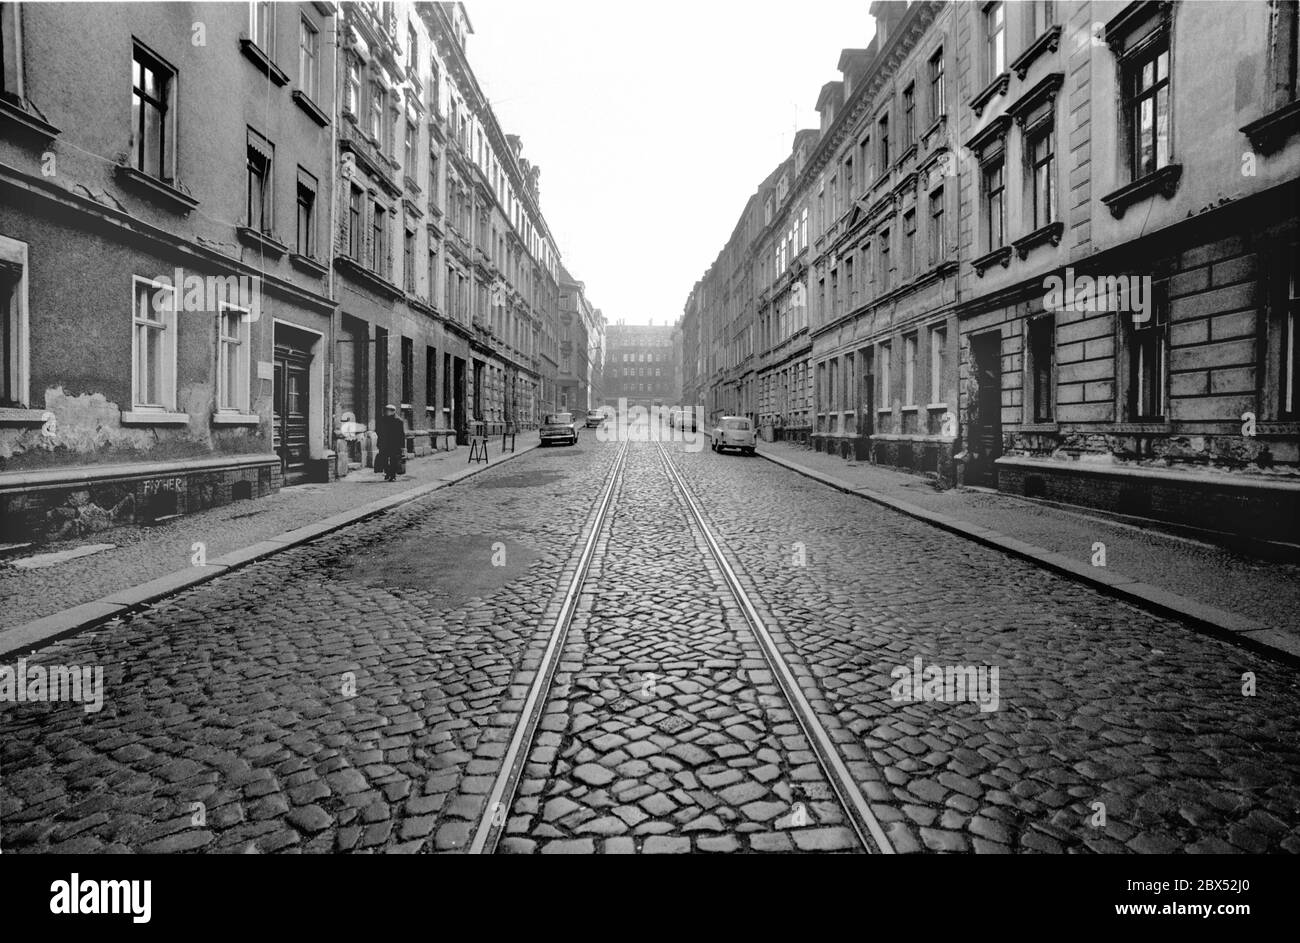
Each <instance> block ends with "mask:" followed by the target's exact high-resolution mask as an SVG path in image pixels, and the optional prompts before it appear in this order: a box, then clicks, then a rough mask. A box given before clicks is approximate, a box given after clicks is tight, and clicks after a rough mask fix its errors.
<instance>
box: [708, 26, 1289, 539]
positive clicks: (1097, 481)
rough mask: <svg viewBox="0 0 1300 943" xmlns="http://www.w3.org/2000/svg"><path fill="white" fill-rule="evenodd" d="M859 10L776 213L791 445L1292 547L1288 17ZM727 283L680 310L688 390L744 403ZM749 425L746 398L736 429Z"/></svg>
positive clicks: (720, 266) (731, 270)
mask: <svg viewBox="0 0 1300 943" xmlns="http://www.w3.org/2000/svg"><path fill="white" fill-rule="evenodd" d="M871 11H872V14H873V16H874V17H875V19H876V33H875V36H874V37H873V39H872V40H871V42H870V44H868V46H867V47H866V48H865V49H861V50H853V49H850V50H845V51H844V53H843V54H842V55H841V58H840V62H839V67H840V72H841V79H840V80H839V81H837V82H832V83H828V85H827V86H825V87H823V89H822V90H821V95H820V97H819V99H818V111H819V113H820V115H821V128H820V134H819V136H818V138H817V140H816V143H815V145H814V146H813V147H812V148H811V150H810V152H809V154H808V156H807V158H806V159H805V161H804V162H803V167H802V169H801V170H799V171H797V172H796V173H795V174H794V178H793V183H792V185H791V188H790V190H791V193H790V196H789V201H790V205H791V206H792V207H795V208H797V209H798V211H799V212H800V214H801V213H802V204H803V203H804V202H807V204H808V206H809V208H810V229H811V235H810V242H811V245H810V246H809V248H808V249H807V250H805V249H804V248H803V246H802V245H800V243H799V242H798V241H796V242H795V243H794V244H795V245H796V247H797V249H796V252H797V253H803V252H805V251H806V252H807V255H806V256H805V257H804V258H806V262H805V261H803V259H801V258H800V257H799V255H797V254H796V255H795V257H794V259H793V262H792V263H791V267H793V268H795V269H796V271H797V270H798V266H799V265H800V264H801V263H802V264H804V265H806V267H807V275H806V276H805V278H806V280H807V286H808V302H809V332H808V333H809V337H810V341H811V350H810V353H809V360H810V363H811V367H812V370H813V383H812V386H813V399H814V403H815V406H814V409H813V416H812V422H811V426H812V429H811V432H810V436H809V438H810V440H811V443H812V445H813V446H814V447H815V448H818V449H822V450H828V451H831V452H834V453H838V454H840V455H843V456H845V457H856V458H859V459H870V460H871V461H874V462H878V463H882V464H888V465H894V466H899V467H902V468H907V469H912V470H915V471H926V472H932V473H935V474H936V475H937V476H938V478H939V479H940V480H941V481H943V482H945V483H948V484H955V483H970V484H983V485H988V486H994V487H998V488H1001V489H1002V490H1006V491H1010V492H1013V493H1018V494H1023V495H1027V496H1030V497H1043V498H1048V499H1055V500H1061V501H1067V502H1074V503H1080V504H1087V505H1092V506H1098V507H1103V508H1106V509H1109V510H1112V511H1116V512H1120V513H1127V514H1133V515H1136V516H1139V517H1144V516H1149V517H1155V518H1161V519H1166V520H1170V521H1176V522H1180V523H1188V524H1193V525H1195V526H1200V527H1205V528H1208V529H1212V530H1221V531H1234V532H1249V533H1255V534H1264V535H1272V536H1278V535H1285V534H1288V533H1289V534H1292V535H1293V534H1294V533H1295V532H1296V528H1297V523H1300V519H1298V518H1297V516H1296V515H1297V496H1298V495H1300V491H1298V490H1297V489H1298V488H1300V480H1298V479H1297V463H1298V461H1300V455H1298V454H1297V453H1298V438H1297V433H1300V425H1297V423H1296V420H1297V418H1298V417H1297V415H1296V412H1295V407H1296V402H1297V399H1298V397H1300V393H1297V386H1296V379H1295V378H1296V374H1297V370H1296V366H1295V365H1296V363H1297V362H1300V354H1298V353H1297V351H1298V350H1300V348H1297V340H1296V338H1297V331H1296V329H1295V323H1294V322H1295V313H1294V311H1295V290H1294V286H1295V285H1296V284H1300V282H1298V281H1297V280H1296V278H1295V276H1294V274H1293V273H1294V270H1295V268H1296V265H1297V262H1296V259H1297V250H1296V243H1297V239H1296V221H1297V217H1298V216H1300V212H1298V208H1300V198H1298V196H1297V178H1298V177H1300V165H1298V163H1297V162H1298V161H1300V144H1297V140H1296V138H1297V126H1298V124H1300V117H1297V116H1298V115H1300V104H1297V79H1296V75H1297V73H1298V72H1300V69H1298V68H1297V63H1300V51H1298V50H1300V46H1298V45H1297V44H1298V42H1300V38H1298V37H1300V29H1298V28H1297V26H1296V22H1297V13H1296V4H1294V3H1288V2H1274V0H1259V2H1250V3H1242V4H1227V3H1222V2H1206V3H1177V2H1132V3H1130V2H1122V0H1115V2H1105V0H1099V2H1069V3H1067V2H1025V3H998V2H993V3H940V2H918V3H909V4H902V3H875V4H873V5H872V7H871ZM751 203H752V201H751ZM777 212H779V211H777ZM751 213H752V207H751V208H749V209H747V210H746V216H748V215H749V214H751ZM744 221H745V217H742V223H741V224H739V225H738V227H737V232H738V233H739V232H742V231H752V230H750V229H749V228H748V227H746V226H745V225H744ZM790 230H791V227H790V225H789V220H788V218H783V219H780V220H779V221H778V225H777V227H776V230H775V231H776V232H778V233H788V232H790ZM759 240H760V247H759V249H758V256H759V257H760V258H764V257H773V258H776V259H778V260H780V259H781V246H780V242H778V244H777V246H776V247H775V248H774V247H773V246H772V245H771V236H770V234H765V235H760V236H759ZM741 257H742V250H741V249H740V246H739V245H738V244H737V236H736V235H733V239H732V241H731V242H729V243H728V246H727V248H726V249H724V252H723V253H722V254H720V255H719V258H718V259H717V260H715V262H714V264H713V266H712V267H711V268H710V270H709V272H708V273H707V274H706V275H705V277H704V278H703V279H702V280H701V282H700V283H699V284H698V285H697V286H696V288H695V290H694V291H693V292H692V294H691V297H690V299H688V303H687V312H689V313H692V314H695V316H697V317H698V319H699V322H700V325H701V331H700V337H699V340H698V342H697V343H698V347H699V351H697V352H696V358H695V359H697V360H698V361H699V362H700V363H701V368H702V369H703V370H704V371H705V374H706V376H705V377H704V378H702V379H700V380H698V381H697V382H696V384H695V385H696V386H697V387H698V388H699V389H701V390H712V391H717V390H724V391H727V390H731V389H737V390H739V389H743V386H740V387H733V386H729V384H732V383H733V382H734V379H735V378H734V376H733V375H732V373H731V372H730V371H734V369H735V366H734V364H733V362H732V360H733V359H734V357H731V355H730V351H728V350H727V349H726V348H725V346H721V345H720V344H719V342H718V341H721V344H722V345H725V343H726V338H730V339H733V340H734V338H735V337H737V336H742V335H743V326H742V325H738V324H737V323H736V319H737V318H740V319H741V320H742V321H743V320H744V318H745V317H749V318H751V319H752V322H751V323H753V324H755V325H756V327H757V329H758V335H759V338H760V340H759V348H760V350H768V349H771V345H770V343H769V342H767V341H765V340H764V338H766V337H768V336H771V329H770V327H769V326H768V324H769V323H770V322H768V321H765V319H764V313H765V311H766V312H767V315H766V316H767V317H768V318H771V317H772V311H771V309H770V307H769V308H768V309H765V308H764V305H765V304H769V305H770V304H771V302H772V297H771V289H770V288H768V287H767V286H769V285H771V284H772V282H771V280H770V279H767V278H766V277H764V276H763V274H762V267H761V266H760V292H759V301H758V303H757V304H756V305H755V306H754V307H753V308H752V309H748V311H749V313H748V314H738V313H737V312H736V311H735V310H734V306H735V305H736V299H735V295H734V291H733V289H734V286H735V285H736V284H737V282H738V279H737V270H736V268H735V266H736V264H737V260H738V259H740V258H741ZM779 267H780V265H779V262H778V268H779ZM764 289H767V290H768V294H767V295H765V294H764V293H763V290H764ZM729 293H731V294H730V295H729ZM742 294H743V293H742ZM741 310H742V311H744V310H745V309H744V307H743V304H742V306H741ZM776 310H777V312H778V313H777V319H778V323H779V308H777V309H776ZM685 317H686V315H685V314H684V316H683V325H684V324H685ZM709 332H714V333H712V334H710V333H709ZM775 333H776V335H777V336H778V337H779V336H780V335H781V333H782V332H781V330H780V329H779V328H778V330H777V331H776V332H775ZM688 336H689V335H687V334H686V332H684V338H686V337H688ZM715 336H716V337H717V338H718V340H717V341H713V342H712V346H710V344H711V341H710V338H712V337H715ZM690 343H691V342H690V341H689V340H686V341H685V346H686V348H687V349H686V350H685V351H684V354H683V359H684V362H686V363H690V362H691V361H692V359H693V355H692V352H691V350H690V349H689V347H690ZM701 352H704V353H703V354H701ZM719 356H721V357H722V363H721V364H720V365H719V364H717V363H715V360H716V359H717V358H718V357H719ZM779 388H780V387H779V386H778V389H779ZM760 390H764V387H762V386H760ZM709 395H716V394H709V393H705V394H704V396H705V398H706V399H707V398H708V396H709ZM728 405H731V404H730V403H729V404H728ZM735 406H737V407H738V408H741V409H742V410H743V408H744V406H745V404H744V402H743V401H742V400H737V401H736V402H735ZM772 407H773V402H772V399H771V398H770V397H769V396H766V395H763V394H761V395H760V400H759V418H760V420H761V421H766V420H770V421H774V422H775V421H776V416H777V415H779V413H780V410H779V409H776V408H772Z"/></svg>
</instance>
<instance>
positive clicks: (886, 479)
mask: <svg viewBox="0 0 1300 943" xmlns="http://www.w3.org/2000/svg"><path fill="white" fill-rule="evenodd" d="M758 454H759V455H761V456H762V457H763V458H765V459H767V460H768V461H770V462H772V463H774V464H776V465H780V466H782V467H784V468H788V469H790V470H791V471H794V472H797V473H799V474H801V475H804V476H806V477H808V478H811V479H813V480H816V481H820V482H822V483H823V484H826V485H829V486H830V487H833V488H836V489H839V490H841V491H846V492H848V493H850V494H854V495H857V496H859V497H863V498H866V499H868V500H870V501H872V502H874V503H877V504H880V505H883V506H885V507H888V508H892V509H894V510H896V511H899V512H900V513H903V514H907V515H908V516H910V517H913V518H916V519H918V520H921V521H924V522H926V523H929V524H932V525H934V526H937V527H941V528H943V529H945V530H948V531H950V532H952V533H954V534H956V535H959V536H962V537H966V538H969V539H971V540H974V541H976V542H978V543H982V544H985V545H986V546H990V547H993V548H996V549H999V550H1002V551H1005V552H1007V553H1011V554H1013V555H1015V556H1018V557H1021V558H1022V559H1025V560H1028V561H1030V562H1033V563H1035V564H1037V565H1040V566H1043V567H1045V568H1048V569H1051V570H1053V571H1055V572H1057V573H1060V574H1062V575H1065V576H1067V577H1069V578H1072V579H1076V580H1079V581H1081V582H1083V583H1086V584H1088V585H1090V586H1093V587H1094V588H1096V589H1098V590H1099V591H1102V592H1105V593H1107V594H1108V595H1111V596H1114V597H1117V598H1120V599H1123V600H1125V601H1127V602H1130V603H1133V604H1134V605H1138V606H1141V607H1143V608H1145V609H1149V610H1153V611H1156V612H1158V613H1160V614H1162V615H1166V616H1173V617H1175V618H1178V619H1180V620H1182V621H1184V622H1186V623H1188V624H1190V625H1191V626H1193V627H1195V628H1197V629H1201V630H1204V631H1207V632H1209V633H1210V634H1214V635H1216V636H1219V637H1222V638H1229V639H1232V640H1234V641H1236V642H1238V643H1240V644H1242V645H1244V646H1247V647H1249V648H1252V649H1255V650H1257V651H1262V652H1265V653H1267V654H1270V655H1273V656H1275V657H1280V658H1283V659H1284V660H1287V661H1295V660H1297V658H1298V657H1300V631H1297V626H1296V624H1294V623H1283V624H1273V622H1271V621H1270V619H1269V618H1267V616H1268V615H1270V614H1271V613H1269V612H1267V611H1261V612H1256V611H1237V610H1235V609H1233V608H1231V607H1227V608H1225V603H1229V602H1232V601H1234V600H1225V599H1224V598H1222V595H1223V594H1222V592H1221V589H1222V584H1223V583H1224V582H1225V580H1228V581H1230V580H1231V579H1233V575H1232V574H1231V573H1229V574H1227V575H1225V573H1224V572H1223V565H1224V562H1225V561H1227V563H1229V564H1231V566H1233V567H1236V568H1240V569H1243V570H1245V571H1246V572H1248V573H1249V575H1250V577H1252V578H1254V579H1255V580H1256V581H1257V585H1256V588H1255V591H1254V592H1250V593H1246V594H1244V595H1245V597H1246V598H1253V599H1255V600H1256V601H1257V602H1259V601H1260V600H1259V597H1258V596H1257V595H1256V593H1269V592H1270V587H1271V589H1272V594H1274V595H1280V596H1281V597H1282V601H1281V605H1280V606H1277V607H1275V608H1274V611H1276V609H1281V610H1282V611H1284V612H1285V611H1287V609H1288V601H1289V599H1290V598H1291V597H1293V596H1294V595H1295V594H1296V590H1297V587H1296V586H1295V571H1294V568H1293V567H1290V566H1288V565H1285V564H1278V565H1276V569H1275V570H1272V571H1270V570H1268V569H1267V567H1268V566H1269V565H1268V564H1262V563H1260V562H1259V561H1252V560H1243V559H1241V558H1238V557H1237V556H1236V555H1235V554H1233V553H1231V552H1230V551H1227V550H1220V549H1215V548H1210V549H1209V552H1207V548H1205V547H1203V546H1202V545H1198V544H1196V542H1194V541H1189V540H1187V539H1185V538H1181V537H1177V536H1173V535H1163V534H1161V533H1159V532H1158V531H1155V530H1147V529H1143V532H1142V536H1141V541H1140V542H1138V541H1136V540H1134V539H1133V538H1131V537H1130V536H1128V535H1127V531H1131V530H1137V528H1133V527H1131V526H1128V525H1124V524H1120V523H1111V522H1107V521H1104V520H1099V519H1094V518H1089V517H1088V516H1087V515H1086V514H1085V513H1083V511H1084V509H1080V513H1077V514H1076V513H1073V512H1070V511H1066V510H1057V509H1051V508H1044V507H1042V506H1040V505H1035V504H1028V503H1026V502H1020V501H1018V500H1017V499H1016V498H1014V497H1013V496H1003V495H1000V494H997V493H989V492H974V491H965V490H964V489H953V490H950V491H944V492H938V491H935V490H934V489H933V488H931V487H929V486H928V485H927V482H926V480H925V479H923V478H919V477H918V476H915V475H910V474H908V473H906V472H901V471H896V470H893V469H883V468H879V467H877V466H870V465H859V464H850V463H846V462H844V461H843V460H842V459H838V458H835V457H833V456H828V455H825V454H824V453H816V452H810V451H808V450H806V449H800V448H796V447H792V446H788V445H783V444H773V443H769V444H767V445H765V446H761V447H760V448H759V452H758ZM836 466H838V467H836ZM927 492H928V493H927ZM917 501H926V502H928V503H931V504H937V505H942V507H943V510H942V511H937V510H935V509H934V508H932V507H925V506H922V505H921V504H918V503H916V502H917ZM972 518H975V519H976V520H978V521H979V522H978V523H977V522H976V520H972ZM989 520H996V521H997V522H998V523H999V524H1000V525H1001V526H1000V527H997V528H995V527H991V526H988V521H989ZM1045 531H1046V532H1050V533H1051V534H1053V535H1054V537H1055V538H1056V541H1057V542H1058V543H1060V544H1062V545H1065V546H1069V547H1070V548H1071V549H1072V551H1073V553H1074V554H1075V556H1071V554H1070V553H1066V552H1062V551H1061V550H1060V549H1053V548H1049V547H1044V546H1041V545H1040V544H1039V543H1038V542H1036V541H1035V540H1033V539H1023V538H1032V537H1034V536H1036V535H1040V534H1042V533H1044V532H1045ZM1017 535H1019V536H1017ZM1100 537H1104V538H1105V540H1103V541H1101V542H1103V543H1106V544H1107V546H1108V548H1110V551H1111V560H1110V565H1107V566H1093V565H1092V564H1091V562H1090V560H1088V559H1087V555H1088V552H1090V551H1091V548H1092V547H1093V546H1094V545H1095V543H1096V542H1098V539H1099V538H1100ZM1121 550H1122V551H1125V552H1127V558H1128V559H1129V560H1138V561H1139V562H1141V563H1142V564H1143V566H1142V572H1140V573H1139V572H1136V571H1133V572H1130V571H1128V570H1126V569H1125V568H1123V567H1122V566H1116V565H1114V561H1115V560H1116V559H1123V558H1124V557H1125V553H1117V552H1116V551H1121ZM1128 551H1133V552H1128ZM1161 555H1164V559H1161ZM1270 573H1271V574H1272V575H1271V577H1270V576H1268V575H1267V574H1270ZM1163 577H1167V578H1163ZM1189 590H1190V591H1189ZM1193 593H1195V594H1196V595H1193ZM1240 598H1242V595H1241V594H1239V595H1237V597H1236V599H1238V600H1239V599H1240ZM1211 600H1213V602H1211ZM1216 603H1217V605H1216ZM1261 616H1263V617H1261Z"/></svg>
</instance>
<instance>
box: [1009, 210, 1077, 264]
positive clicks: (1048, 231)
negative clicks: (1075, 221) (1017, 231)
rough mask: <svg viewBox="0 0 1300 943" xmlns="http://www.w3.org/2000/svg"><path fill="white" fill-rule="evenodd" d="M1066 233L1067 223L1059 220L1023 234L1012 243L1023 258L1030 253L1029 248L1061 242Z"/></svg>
mask: <svg viewBox="0 0 1300 943" xmlns="http://www.w3.org/2000/svg"><path fill="white" fill-rule="evenodd" d="M1064 233H1065V223H1063V222H1061V221H1060V220H1057V221H1055V222H1051V223H1048V224H1047V225H1046V226H1040V227H1039V228H1037V229H1035V230H1034V231H1033V232H1031V233H1030V234H1029V235H1027V236H1022V237H1021V238H1019V239H1017V240H1016V241H1015V242H1013V243H1011V245H1012V246H1013V247H1014V248H1015V250H1016V255H1017V256H1019V257H1020V258H1021V259H1024V258H1026V257H1027V256H1028V255H1029V250H1031V249H1033V248H1034V247H1036V246H1041V245H1044V244H1045V243H1049V242H1050V243H1051V244H1052V245H1054V246H1059V245H1060V244H1061V236H1062V235H1063V234H1064Z"/></svg>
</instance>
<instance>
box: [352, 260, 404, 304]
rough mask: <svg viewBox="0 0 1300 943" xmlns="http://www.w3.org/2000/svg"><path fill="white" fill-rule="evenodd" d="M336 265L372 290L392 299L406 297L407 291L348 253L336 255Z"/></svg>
mask: <svg viewBox="0 0 1300 943" xmlns="http://www.w3.org/2000/svg"><path fill="white" fill-rule="evenodd" d="M334 267H335V268H336V269H338V270H339V271H340V272H342V273H343V274H344V275H346V276H348V277H349V278H351V279H353V280H355V281H357V282H360V283H361V284H362V285H365V286H366V287H368V288H370V289H371V290H372V291H375V292H378V293H379V294H381V295H383V296H384V297H385V298H388V299H390V300H392V301H397V300H398V299H399V298H404V297H405V292H403V291H402V289H400V288H398V287H397V286H396V285H394V284H393V283H392V282H390V281H389V280H388V279H386V278H384V277H383V276H382V275H379V274H376V273H375V272H372V271H371V270H370V269H368V268H366V267H365V266H363V265H362V264H361V263H360V262H357V261H356V260H355V259H350V258H348V257H347V256H346V255H336V256H335V257H334Z"/></svg>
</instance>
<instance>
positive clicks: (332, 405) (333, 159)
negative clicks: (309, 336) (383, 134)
mask: <svg viewBox="0 0 1300 943" xmlns="http://www.w3.org/2000/svg"><path fill="white" fill-rule="evenodd" d="M341 10H342V7H341V6H340V7H335V10H334V66H333V69H332V71H333V73H334V79H333V88H332V90H331V93H330V94H331V98H330V103H331V104H330V110H331V111H332V112H333V114H334V120H333V121H331V122H330V156H329V161H330V178H329V179H330V183H329V194H330V202H329V216H328V220H327V221H328V223H329V236H328V238H327V240H326V242H325V258H324V260H323V261H324V262H325V265H326V267H327V268H328V269H329V274H328V276H327V281H326V285H327V287H326V291H327V292H328V293H329V299H330V301H332V302H334V304H333V306H332V307H331V308H330V347H329V362H328V364H327V370H328V374H329V391H328V392H327V394H326V400H327V410H328V413H327V415H328V416H329V425H328V426H327V427H326V429H325V442H326V451H329V450H330V449H332V448H333V447H334V442H335V437H334V430H335V429H337V428H338V423H337V421H336V420H337V418H338V415H337V412H336V398H337V390H336V389H335V386H334V384H335V373H334V366H335V361H337V360H338V355H339V347H338V321H339V303H338V299H337V298H336V297H335V296H334V260H333V256H334V238H335V232H334V215H335V211H336V208H337V206H338V199H339V194H338V127H339V118H340V117H341V115H342V110H341V109H340V107H339V47H340V46H341V45H342V43H341V40H340V35H339V33H340V30H341V29H342V27H343V16H342V13H341ZM338 460H339V457H338V455H335V456H334V462H335V467H336V468H337V467H338ZM346 468H347V466H346V464H345V465H344V469H345V470H346Z"/></svg>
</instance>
